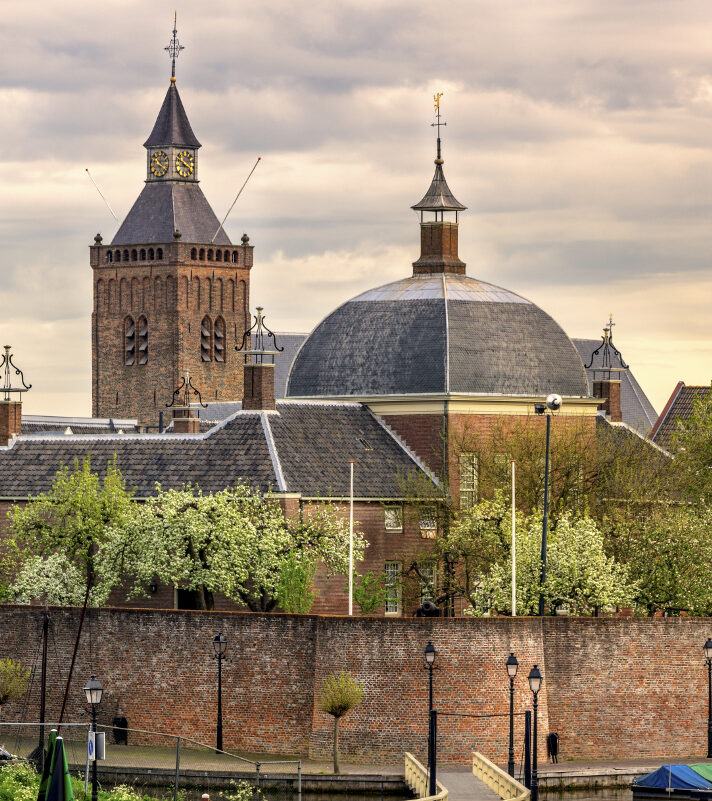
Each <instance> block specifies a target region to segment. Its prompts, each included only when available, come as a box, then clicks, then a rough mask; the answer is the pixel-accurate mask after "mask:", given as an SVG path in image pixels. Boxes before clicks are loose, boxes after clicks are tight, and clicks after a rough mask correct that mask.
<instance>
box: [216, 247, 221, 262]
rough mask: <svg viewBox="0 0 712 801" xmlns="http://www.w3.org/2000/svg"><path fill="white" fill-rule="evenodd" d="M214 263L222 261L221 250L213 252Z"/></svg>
mask: <svg viewBox="0 0 712 801" xmlns="http://www.w3.org/2000/svg"><path fill="white" fill-rule="evenodd" d="M215 261H222V250H216V251H215Z"/></svg>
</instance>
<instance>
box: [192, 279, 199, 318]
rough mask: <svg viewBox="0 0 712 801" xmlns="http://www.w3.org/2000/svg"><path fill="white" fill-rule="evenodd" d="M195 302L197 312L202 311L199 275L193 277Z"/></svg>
mask: <svg viewBox="0 0 712 801" xmlns="http://www.w3.org/2000/svg"><path fill="white" fill-rule="evenodd" d="M193 301H194V305H195V311H200V278H198V276H197V275H195V276H193Z"/></svg>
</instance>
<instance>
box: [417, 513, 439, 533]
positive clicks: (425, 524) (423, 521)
mask: <svg viewBox="0 0 712 801" xmlns="http://www.w3.org/2000/svg"><path fill="white" fill-rule="evenodd" d="M437 529H438V521H437V517H436V515H435V507H433V506H421V507H420V536H421V537H427V538H429V539H430V538H432V537H434V536H435V533H436V532H437Z"/></svg>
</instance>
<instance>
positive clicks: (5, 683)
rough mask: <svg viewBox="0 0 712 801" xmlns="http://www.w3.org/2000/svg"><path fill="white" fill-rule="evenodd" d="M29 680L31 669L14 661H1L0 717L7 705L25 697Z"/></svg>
mask: <svg viewBox="0 0 712 801" xmlns="http://www.w3.org/2000/svg"><path fill="white" fill-rule="evenodd" d="M29 680H30V671H29V668H24V667H23V666H22V665H21V664H20V663H19V662H15V660H14V659H0V717H2V708H3V707H4V706H5V704H7V703H8V702H9V701H14V700H15V699H16V698H20V697H22V695H24V693H25V690H27V684H28V682H29Z"/></svg>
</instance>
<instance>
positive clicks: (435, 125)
mask: <svg viewBox="0 0 712 801" xmlns="http://www.w3.org/2000/svg"><path fill="white" fill-rule="evenodd" d="M442 96H443V92H436V93H435V94H434V95H433V102H434V104H435V122H431V123H430V127H431V128H437V129H438V158H437V161H436V162H435V163H436V164H442V163H443V159H442V155H441V154H440V126H441V125H447V123H446V122H441V121H440V98H441V97H442Z"/></svg>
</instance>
